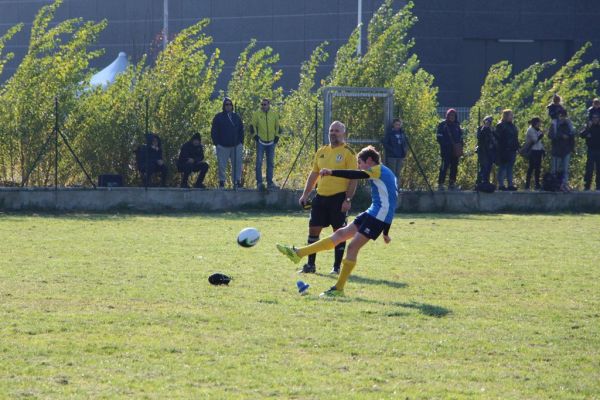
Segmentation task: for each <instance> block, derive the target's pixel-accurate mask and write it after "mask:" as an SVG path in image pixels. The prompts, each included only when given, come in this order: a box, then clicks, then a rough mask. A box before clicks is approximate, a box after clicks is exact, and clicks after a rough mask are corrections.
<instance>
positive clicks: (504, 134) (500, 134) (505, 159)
mask: <svg viewBox="0 0 600 400" xmlns="http://www.w3.org/2000/svg"><path fill="white" fill-rule="evenodd" d="M513 119H514V114H513V112H512V110H509V109H506V110H504V111H502V120H501V121H500V122H499V123H498V124H497V125H496V137H497V139H498V147H497V150H498V151H497V155H496V163H497V164H498V190H504V191H505V190H509V191H516V190H517V188H516V186H515V185H514V183H513V168H514V165H515V161H516V159H517V150H519V131H518V130H517V127H516V126H515V124H514V123H513ZM504 179H506V182H507V186H504Z"/></svg>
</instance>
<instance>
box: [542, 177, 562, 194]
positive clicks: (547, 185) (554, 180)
mask: <svg viewBox="0 0 600 400" xmlns="http://www.w3.org/2000/svg"><path fill="white" fill-rule="evenodd" d="M561 184H562V174H561V173H557V174H553V173H551V172H546V173H545V174H544V177H543V178H542V190H545V191H546V192H558V191H560V186H561Z"/></svg>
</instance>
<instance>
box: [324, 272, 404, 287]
mask: <svg viewBox="0 0 600 400" xmlns="http://www.w3.org/2000/svg"><path fill="white" fill-rule="evenodd" d="M317 275H319V276H322V277H326V278H329V279H335V280H337V278H338V277H337V275H332V274H317ZM348 281H350V282H354V283H364V284H365V285H381V286H389V287H391V288H394V289H403V288H405V287H408V283H404V282H396V281H388V280H386V279H371V278H365V277H363V276H360V275H350V278H348Z"/></svg>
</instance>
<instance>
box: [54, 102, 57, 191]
mask: <svg viewBox="0 0 600 400" xmlns="http://www.w3.org/2000/svg"><path fill="white" fill-rule="evenodd" d="M54 190H58V96H54Z"/></svg>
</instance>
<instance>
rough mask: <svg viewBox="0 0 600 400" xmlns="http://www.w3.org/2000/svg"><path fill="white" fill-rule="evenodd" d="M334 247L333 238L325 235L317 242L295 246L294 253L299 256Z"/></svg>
mask: <svg viewBox="0 0 600 400" xmlns="http://www.w3.org/2000/svg"><path fill="white" fill-rule="evenodd" d="M334 247H335V243H333V240H331V238H329V237H326V238H324V239H321V240H319V241H318V242H314V243H313V244H309V245H308V246H304V247H300V248H297V249H296V254H298V255H299V256H300V257H305V256H308V255H309V254H314V253H318V252H319V251H325V250H331V249H333V248H334Z"/></svg>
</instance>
